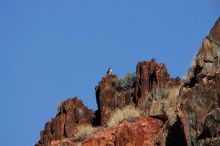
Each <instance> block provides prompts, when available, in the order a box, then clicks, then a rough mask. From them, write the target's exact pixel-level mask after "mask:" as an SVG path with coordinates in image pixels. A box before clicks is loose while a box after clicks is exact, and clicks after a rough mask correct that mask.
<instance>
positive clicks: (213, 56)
mask: <svg viewBox="0 0 220 146" xmlns="http://www.w3.org/2000/svg"><path fill="white" fill-rule="evenodd" d="M219 42H220V19H219V20H218V21H217V22H216V24H215V25H214V27H213V28H212V30H211V32H210V34H209V35H208V36H207V37H206V38H205V39H204V41H203V43H202V47H201V49H200V50H199V53H198V54H197V56H196V58H195V60H194V62H193V64H192V67H191V68H190V69H189V73H188V75H187V77H186V79H185V80H184V81H183V88H182V89H181V92H180V99H181V101H180V107H181V110H182V111H183V114H184V117H185V118H183V120H182V121H184V120H186V124H185V125H184V128H185V132H186V136H187V140H188V145H191V144H193V145H197V142H198V140H200V139H204V138H208V137H210V134H205V133H211V134H212V133H213V134H212V136H216V133H217V132H216V131H215V130H217V129H218V123H219V122H218V121H216V120H215V122H212V120H211V118H210V114H211V113H216V112H215V110H216V109H217V108H219V107H220V94H219V93H220V91H219V90H220V86H219V85H220V74H219V69H220V43H219ZM217 116H219V115H217ZM213 129H215V130H213ZM207 130H208V132H207Z"/></svg>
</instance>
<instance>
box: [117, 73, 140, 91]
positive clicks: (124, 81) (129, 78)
mask: <svg viewBox="0 0 220 146" xmlns="http://www.w3.org/2000/svg"><path fill="white" fill-rule="evenodd" d="M135 81H136V75H135V73H128V74H127V75H126V76H125V77H123V78H121V79H118V80H116V81H114V86H115V87H116V88H117V89H121V90H123V89H128V88H130V87H132V86H133V85H134V83H135Z"/></svg>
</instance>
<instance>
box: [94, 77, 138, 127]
mask: <svg viewBox="0 0 220 146" xmlns="http://www.w3.org/2000/svg"><path fill="white" fill-rule="evenodd" d="M116 80H117V76H115V75H107V76H105V77H104V78H103V79H102V80H101V82H100V83H99V85H98V86H97V87H96V100H97V105H98V113H99V117H101V119H100V120H101V121H100V122H99V123H100V124H101V125H106V123H107V121H108V119H109V117H110V114H111V112H112V111H113V110H115V109H116V108H122V107H124V106H126V105H129V104H132V103H133V91H134V90H133V89H128V90H126V91H118V90H117V89H116V88H115V87H114V81H116Z"/></svg>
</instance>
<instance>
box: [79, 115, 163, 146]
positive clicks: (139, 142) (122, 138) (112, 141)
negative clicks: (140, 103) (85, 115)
mask: <svg viewBox="0 0 220 146" xmlns="http://www.w3.org/2000/svg"><path fill="white" fill-rule="evenodd" d="M162 125H163V124H162V122H161V121H160V120H156V119H153V118H149V117H141V118H138V119H136V120H134V121H133V122H128V121H124V122H122V123H121V124H119V125H117V126H115V127H112V128H107V129H105V130H103V131H99V132H97V133H95V134H94V135H93V136H92V137H90V138H89V139H87V140H85V141H83V142H82V146H155V145H156V143H158V142H159V141H160V140H161V139H160V138H161V137H160V136H161V135H160V133H161V131H162Z"/></svg>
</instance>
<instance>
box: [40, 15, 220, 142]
mask: <svg viewBox="0 0 220 146" xmlns="http://www.w3.org/2000/svg"><path fill="white" fill-rule="evenodd" d="M118 81H120V79H118V77H117V76H116V75H114V74H112V73H110V74H107V75H106V76H105V77H103V78H102V80H101V81H100V82H99V84H98V85H97V86H96V101H97V105H98V110H97V111H96V112H94V111H92V110H90V109H88V108H87V107H86V106H84V105H83V103H82V102H81V101H80V100H79V99H77V98H73V99H68V100H65V101H64V102H62V103H61V104H60V106H59V112H58V114H57V115H56V117H55V118H54V119H52V120H51V121H49V122H47V123H46V125H45V128H44V131H42V132H41V139H40V141H39V142H38V143H37V144H36V146H64V145H69V146H133V145H135V146H154V145H160V146H218V145H219V144H220V137H219V136H220V18H219V19H218V21H217V22H216V24H215V25H214V27H213V28H212V30H211V32H210V34H209V35H208V36H207V37H206V38H205V39H204V41H203V43H202V47H201V49H200V50H199V52H198V54H197V56H196V58H195V60H194V62H193V63H192V66H191V68H190V69H189V72H188V75H187V76H186V78H184V79H183V80H182V81H180V79H179V78H171V77H170V75H169V74H168V72H167V69H166V67H165V65H164V64H158V63H157V62H156V60H155V59H152V60H151V61H142V62H139V63H138V64H137V67H136V76H134V79H133V78H132V81H131V82H130V80H129V82H128V83H129V85H128V86H125V87H118V86H117V83H118ZM125 81H126V80H125ZM123 83H124V82H123ZM127 105H133V106H136V108H135V109H137V108H138V109H139V110H141V111H142V112H143V115H142V117H139V118H136V119H135V118H134V119H132V118H131V119H129V118H128V119H126V120H124V121H122V122H120V123H119V124H117V125H115V126H113V127H107V122H108V120H109V118H110V116H111V114H112V112H113V111H114V110H116V109H118V108H123V107H125V106H127ZM82 124H89V125H90V126H91V125H93V126H98V127H101V128H100V129H101V130H100V129H99V131H97V132H95V133H93V135H91V136H89V137H86V138H85V139H80V140H79V141H74V139H73V138H72V132H73V131H74V130H75V129H76V128H77V126H79V125H82ZM92 128H94V127H92Z"/></svg>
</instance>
